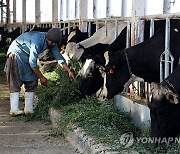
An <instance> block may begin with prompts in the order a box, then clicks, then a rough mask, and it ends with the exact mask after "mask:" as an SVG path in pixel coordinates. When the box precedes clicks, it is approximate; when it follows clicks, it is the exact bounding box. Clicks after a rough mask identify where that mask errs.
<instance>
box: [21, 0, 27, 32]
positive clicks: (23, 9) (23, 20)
mask: <svg viewBox="0 0 180 154" xmlns="http://www.w3.org/2000/svg"><path fill="white" fill-rule="evenodd" d="M25 27H26V0H23V1H22V32H23V33H24V31H25Z"/></svg>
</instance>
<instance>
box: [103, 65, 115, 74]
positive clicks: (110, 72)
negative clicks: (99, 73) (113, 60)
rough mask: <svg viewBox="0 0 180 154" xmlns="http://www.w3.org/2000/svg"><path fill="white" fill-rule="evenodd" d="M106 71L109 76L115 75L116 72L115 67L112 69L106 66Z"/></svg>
mask: <svg viewBox="0 0 180 154" xmlns="http://www.w3.org/2000/svg"><path fill="white" fill-rule="evenodd" d="M105 70H106V72H107V73H108V74H114V72H115V71H114V70H115V66H114V65H113V66H112V67H110V66H106V67H105Z"/></svg>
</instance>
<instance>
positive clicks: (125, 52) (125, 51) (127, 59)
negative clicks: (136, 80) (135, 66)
mask: <svg viewBox="0 0 180 154" xmlns="http://www.w3.org/2000/svg"><path fill="white" fill-rule="evenodd" d="M123 51H124V55H125V58H126V62H127V66H128V70H129V74H130V77H132V71H131V66H130V64H129V58H128V55H127V50H126V49H124V50H123Z"/></svg>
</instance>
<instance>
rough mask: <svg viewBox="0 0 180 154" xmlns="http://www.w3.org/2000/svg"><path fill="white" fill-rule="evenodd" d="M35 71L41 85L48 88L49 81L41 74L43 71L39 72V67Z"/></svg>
mask: <svg viewBox="0 0 180 154" xmlns="http://www.w3.org/2000/svg"><path fill="white" fill-rule="evenodd" d="M33 71H34V72H35V73H36V74H37V76H38V78H39V79H40V82H41V85H43V86H47V83H48V80H47V79H46V78H45V77H44V75H43V74H42V73H41V71H40V70H39V67H35V68H33Z"/></svg>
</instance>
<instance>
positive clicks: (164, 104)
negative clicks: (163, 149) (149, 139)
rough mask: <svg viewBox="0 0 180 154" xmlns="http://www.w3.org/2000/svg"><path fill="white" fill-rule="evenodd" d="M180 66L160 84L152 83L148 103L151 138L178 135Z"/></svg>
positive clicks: (179, 131) (179, 126) (179, 127)
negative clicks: (150, 97)
mask: <svg viewBox="0 0 180 154" xmlns="http://www.w3.org/2000/svg"><path fill="white" fill-rule="evenodd" d="M179 79H180V66H178V67H177V68H176V69H175V70H174V71H173V72H172V74H170V75H169V76H168V77H167V78H166V79H164V80H163V82H161V83H159V84H158V83H152V84H151V88H152V99H151V102H149V103H148V106H149V108H150V115H151V128H152V136H153V137H161V139H163V137H176V136H177V135H178V133H180V122H179V118H180V112H179V111H180V103H179V100H180V99H179V96H180V95H179V94H180V83H179Z"/></svg>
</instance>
